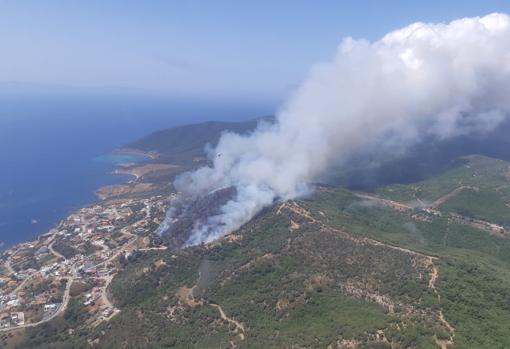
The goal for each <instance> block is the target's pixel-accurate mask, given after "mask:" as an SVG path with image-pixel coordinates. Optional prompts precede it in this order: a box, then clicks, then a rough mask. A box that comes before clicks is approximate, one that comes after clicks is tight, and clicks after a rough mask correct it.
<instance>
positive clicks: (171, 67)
mask: <svg viewBox="0 0 510 349" xmlns="http://www.w3.org/2000/svg"><path fill="white" fill-rule="evenodd" d="M491 12H506V13H510V2H509V1H504V0H484V1H470V0H463V1H457V0H450V1H444V0H443V1H422V2H415V1H394V0H384V1H383V0H380V1H370V0H358V1H325V0H323V1H321V0H317V1H300V0H279V1H268V0H258V1H248V0H245V1H239V0H237V1H234V0H232V1H227V0H215V1H208V0H202V1H194V0H188V1H172V0H167V1H157V0H153V1H114V0H111V1H104V0H100V1H96V0H87V1H50V0H35V1H24V0H12V1H1V0H0V45H1V48H0V50H1V51H0V52H1V55H0V92H4V93H5V92H6V91H7V92H12V93H16V92H20V91H21V92H22V91H27V90H28V91H48V90H51V91H63V90H66V91H94V92H96V93H106V92H112V91H114V92H117V93H121V94H122V93H131V94H132V93H138V94H149V95H163V96H172V97H179V96H185V97H200V98H202V97H206V98H240V99H250V100H260V101H264V100H282V99H284V98H285V96H287V95H288V94H289V93H291V92H292V91H293V89H294V88H295V87H296V86H297V85H298V84H299V83H300V81H302V80H303V79H304V78H305V77H306V75H307V72H308V71H309V69H310V67H311V66H312V65H313V64H314V63H316V62H320V61H327V60H329V59H331V58H332V57H334V54H335V51H336V48H337V46H338V45H339V43H340V42H341V40H342V38H344V37H347V36H350V37H354V38H366V39H368V40H377V39H378V38H380V37H381V36H383V35H384V34H385V33H387V32H388V31H391V30H393V29H397V28H399V27H402V26H404V25H407V24H409V23H412V22H415V21H423V22H448V21H450V20H452V19H456V18H459V17H466V16H481V15H485V14H488V13H491Z"/></svg>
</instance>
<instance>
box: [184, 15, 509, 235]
mask: <svg viewBox="0 0 510 349" xmlns="http://www.w3.org/2000/svg"><path fill="white" fill-rule="evenodd" d="M509 92H510V17H509V16H507V15H505V14H491V15H488V16H485V17H475V18H464V19H460V20H456V21H453V22H451V23H449V24H425V23H414V24H412V25H410V26H408V27H405V28H402V29H400V30H397V31H394V32H391V33H389V34H387V35H386V36H384V37H383V38H382V39H381V40H379V41H376V42H372V43H371V42H368V41H366V40H354V39H352V38H347V39H345V40H343V42H342V43H341V45H340V46H339V48H338V53H337V55H336V57H335V59H334V60H333V61H332V62H330V63H324V64H319V65H317V66H315V67H313V68H312V70H311V72H310V74H309V77H308V78H307V79H306V81H304V83H303V84H302V85H301V86H300V87H299V89H298V90H297V91H296V93H295V94H294V95H293V96H292V98H290V100H289V101H288V102H287V103H286V105H285V106H284V107H283V108H282V110H281V112H279V113H278V115H277V117H276V123H275V124H274V125H265V124H263V125H259V127H258V128H257V130H256V131H255V132H254V133H253V134H251V135H247V136H246V135H245V136H243V135H237V134H232V133H228V134H225V135H223V137H222V138H221V139H220V141H219V144H218V145H217V147H216V149H215V150H214V151H212V152H211V159H212V160H213V166H212V167H204V168H201V169H199V170H197V171H195V172H192V173H187V174H185V175H183V176H181V177H180V178H179V179H178V180H177V181H176V183H175V184H176V186H177V188H178V189H179V190H180V191H182V192H183V193H184V195H191V196H195V197H200V196H201V195H205V194H207V193H209V192H211V191H213V190H216V189H219V188H223V187H229V186H234V187H235V188H236V189H237V196H236V197H235V198H234V199H232V200H230V201H229V202H228V203H227V204H226V205H224V206H223V207H222V209H221V213H220V214H219V215H216V216H213V217H210V218H209V220H208V224H205V225H202V226H197V227H196V228H195V230H194V232H193V234H192V236H191V238H190V240H189V241H188V243H189V244H195V243H200V242H203V241H206V242H207V241H211V240H213V239H215V238H217V237H219V236H221V235H223V234H225V233H228V232H230V231H232V230H235V229H237V228H239V227H240V226H241V225H242V224H244V223H246V222H247V221H249V220H250V219H251V218H252V217H253V216H254V215H255V214H257V213H258V212H259V211H260V210H261V209H262V208H264V207H265V206H267V205H270V204H271V203H273V202H274V201H275V200H286V199H290V198H294V197H297V196H299V195H302V194H304V193H306V192H307V191H308V190H309V183H311V182H312V181H313V180H314V179H315V178H317V177H318V176H320V175H321V174H323V173H324V171H326V170H327V169H328V165H330V164H331V163H332V162H333V161H334V162H336V163H338V161H339V160H342V159H344V158H346V157H347V156H348V155H349V154H350V153H351V152H353V151H355V150H356V149H359V148H362V147H374V148H377V149H378V150H379V151H380V150H381V149H383V150H385V151H398V152H402V151H403V150H405V149H406V148H407V147H408V146H409V145H412V144H414V143H415V142H418V141H420V140H421V139H422V138H423V137H430V136H432V137H436V138H439V139H445V138H448V137H452V136H455V135H460V134H466V133H469V132H484V131H488V130H491V129H493V128H494V127H495V126H496V125H497V124H498V123H499V122H501V121H502V120H503V119H504V118H505V117H506V115H507V113H508V112H509V111H510V98H509V97H510V94H509ZM217 154H221V156H217Z"/></svg>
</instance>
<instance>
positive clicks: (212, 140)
mask: <svg viewBox="0 0 510 349" xmlns="http://www.w3.org/2000/svg"><path fill="white" fill-rule="evenodd" d="M261 119H267V120H271V119H272V118H271V117H265V118H259V119H253V120H249V121H244V122H220V121H210V122H204V123H200V124H192V125H185V126H179V127H174V128H170V129H165V130H161V131H157V132H154V133H151V134H149V135H147V136H145V137H143V138H141V139H139V140H137V141H134V142H132V143H129V144H126V145H125V146H124V147H123V148H125V149H136V150H141V151H143V152H146V153H149V152H155V153H157V154H159V156H158V160H157V161H160V162H161V161H163V162H169V163H176V164H190V163H193V160H194V159H195V160H196V158H197V157H203V156H205V152H204V148H205V147H206V145H208V144H209V145H211V146H215V145H216V144H217V142H218V140H219V138H220V136H221V134H222V133H223V132H227V131H231V132H235V133H240V134H245V133H248V132H249V131H252V130H254V129H255V127H256V126H257V123H258V121H259V120H261Z"/></svg>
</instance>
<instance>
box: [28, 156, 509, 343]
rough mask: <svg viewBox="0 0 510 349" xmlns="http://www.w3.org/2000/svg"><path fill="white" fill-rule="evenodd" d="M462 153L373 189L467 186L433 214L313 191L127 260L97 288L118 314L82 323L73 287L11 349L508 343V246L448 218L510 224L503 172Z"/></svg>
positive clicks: (403, 191) (398, 192) (337, 191)
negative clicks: (64, 302) (451, 163)
mask: <svg viewBox="0 0 510 349" xmlns="http://www.w3.org/2000/svg"><path fill="white" fill-rule="evenodd" d="M468 159H469V162H466V163H463V164H462V165H461V166H459V167H457V168H454V169H450V170H448V171H447V172H446V173H444V174H442V175H440V176H438V177H435V178H431V179H429V180H427V181H423V182H419V183H416V184H412V185H407V186H403V185H398V186H390V187H386V188H382V189H380V190H379V191H378V192H377V194H378V195H380V196H384V197H387V198H391V199H398V200H401V201H403V202H412V201H417V200H418V199H420V200H422V201H423V202H427V203H430V202H433V201H435V200H437V199H438V198H440V197H443V196H444V195H447V194H448V193H451V192H452V191H454V190H456V189H457V188H459V186H466V187H469V188H467V189H464V190H459V191H458V192H455V193H454V195H451V196H448V197H446V199H445V200H444V202H441V203H440V204H438V206H439V208H438V209H439V210H441V212H442V215H433V214H428V215H427V214H426V213H424V212H423V211H420V210H419V209H417V210H415V211H411V212H400V211H396V210H394V209H392V208H389V207H384V206H381V205H378V204H376V203H375V202H374V201H369V200H366V199H360V198H359V197H357V196H356V195H355V193H353V192H351V191H349V190H345V189H341V188H319V189H318V190H317V192H316V194H315V195H314V196H312V197H310V198H307V199H303V200H299V201H296V202H291V203H287V205H285V206H284V207H279V204H278V205H277V206H276V207H273V208H272V209H268V210H266V211H265V212H263V213H262V214H260V215H259V216H257V217H256V218H255V219H254V220H252V221H251V222H250V223H248V224H246V225H245V226H244V227H242V228H241V229H240V230H239V231H238V232H235V234H234V235H232V236H231V237H230V238H228V239H223V240H221V241H219V242H217V243H213V244H209V245H202V246H195V247H193V248H188V249H184V250H167V251H147V252H136V253H133V254H132V255H131V256H130V257H129V258H127V259H122V260H119V261H120V262H121V264H122V265H123V266H124V268H125V269H124V271H123V272H122V273H120V274H119V275H118V276H117V277H116V278H115V279H114V280H113V282H112V284H111V285H110V288H109V295H110V296H111V299H113V300H114V302H115V304H116V305H117V306H118V307H120V309H121V312H120V313H119V314H118V315H116V316H115V317H114V318H113V319H111V320H110V321H109V322H104V323H102V324H100V325H99V326H98V327H96V328H92V327H90V326H88V324H86V323H85V322H84V321H83V319H82V318H81V317H80V316H81V314H82V312H81V311H82V310H83V309H82V308H81V304H82V303H80V302H79V298H78V297H79V294H80V293H81V292H83V290H84V289H85V285H83V287H76V289H73V295H74V296H76V298H74V299H73V302H72V303H71V306H70V307H69V308H68V309H67V311H66V313H65V315H64V316H63V317H62V318H59V319H56V320H55V321H52V322H50V323H48V324H45V325H44V326H41V327H37V328H32V329H29V330H27V331H26V338H25V342H23V343H21V344H20V346H19V347H20V348H21V347H31V346H36V347H41V348H45V347H46V348H66V347H73V348H91V347H92V348H96V347H97V348H227V347H231V346H232V344H233V345H235V346H236V347H237V348H283V347H288V348H326V347H328V345H333V347H334V346H335V345H336V343H354V344H356V345H357V348H366V349H368V348H425V349H432V348H438V347H439V345H438V344H437V343H436V342H435V339H436V338H437V339H440V340H444V341H449V340H451V339H452V334H453V333H454V337H453V340H454V343H455V348H462V349H464V348H467V349H471V348H472V349H478V348H509V347H510V336H508V333H510V302H509V300H510V239H507V238H502V237H500V236H495V235H491V234H489V233H488V232H487V231H484V230H480V229H477V228H476V227H474V226H471V225H469V224H468V223H466V222H464V223H462V224H461V223H459V222H457V221H454V220H452V219H450V217H449V213H457V214H463V215H465V216H468V217H472V218H478V219H483V220H487V221H489V222H493V223H498V224H505V225H506V224H508V222H509V221H510V215H509V212H510V208H507V206H506V203H508V202H509V201H510V182H509V181H508V180H507V176H506V172H507V170H508V168H509V167H508V165H509V164H508V163H506V162H502V161H499V160H494V159H489V158H485V157H478V156H477V157H469V158H468ZM474 188H476V189H474ZM303 212H305V213H303ZM309 217H312V219H310V218H309ZM434 270H435V271H436V272H437V275H436V276H437V279H435V276H434ZM216 306H219V307H221V310H222V311H223V312H224V314H225V315H226V317H227V318H228V319H222V316H221V313H220V311H219V309H218V308H217V307H216ZM441 315H444V319H445V321H446V322H444V321H442V320H441ZM450 325H451V326H452V327H453V328H454V329H453V330H452V329H451V328H450V327H449V326H450ZM239 326H241V327H242V328H240V327H239ZM243 336H244V337H243ZM47 343H51V344H47ZM45 345H46V346H45Z"/></svg>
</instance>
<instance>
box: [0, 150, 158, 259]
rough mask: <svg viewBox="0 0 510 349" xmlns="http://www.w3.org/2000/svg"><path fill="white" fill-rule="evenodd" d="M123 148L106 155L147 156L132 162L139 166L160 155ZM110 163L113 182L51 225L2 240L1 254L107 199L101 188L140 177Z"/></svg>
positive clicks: (36, 238)
mask: <svg viewBox="0 0 510 349" xmlns="http://www.w3.org/2000/svg"><path fill="white" fill-rule="evenodd" d="M121 149H122V148H119V149H114V150H112V151H111V152H110V153H107V154H106V155H136V156H145V157H146V159H145V160H141V161H139V162H134V161H133V162H130V163H132V164H133V166H137V165H139V164H141V163H143V162H144V161H149V160H152V159H156V158H157V156H158V155H159V154H156V153H155V152H154V153H151V154H148V153H145V152H143V151H141V150H136V149H129V150H128V149H122V150H121ZM109 163H110V165H111V166H112V167H113V168H114V169H113V170H111V171H106V172H105V176H111V178H112V180H110V182H113V183H111V184H105V185H100V186H98V187H96V188H95V189H93V190H92V191H91V192H90V197H89V198H88V199H86V200H83V202H82V203H81V204H76V205H72V206H69V207H67V208H63V211H64V212H65V213H63V214H62V215H61V217H59V218H58V219H57V220H56V221H55V222H54V223H52V224H51V225H49V226H46V227H41V228H40V229H39V230H38V231H36V232H33V233H31V234H27V236H24V237H23V238H22V239H21V240H19V241H15V242H5V241H3V240H0V254H2V253H3V252H4V251H6V250H9V249H11V248H13V247H16V246H18V245H21V244H25V243H30V242H32V241H37V240H38V239H40V238H41V237H43V236H45V235H46V234H48V233H49V232H50V231H52V230H53V229H54V228H55V226H57V225H59V224H60V222H62V220H64V219H66V218H67V217H69V216H70V215H73V214H74V213H76V212H78V211H79V210H81V209H83V208H87V207H90V206H93V205H96V204H98V203H100V202H102V201H104V200H105V199H107V198H108V196H106V197H103V196H102V195H100V194H99V192H100V191H101V190H103V189H104V188H109V187H112V186H124V185H127V184H129V183H133V182H135V181H136V180H137V179H138V178H139V177H138V176H136V175H135V174H131V173H128V172H117V170H119V165H120V164H122V163H116V162H109ZM122 175H124V176H128V175H129V176H132V177H134V178H127V177H124V178H122V177H121V176H122Z"/></svg>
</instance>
